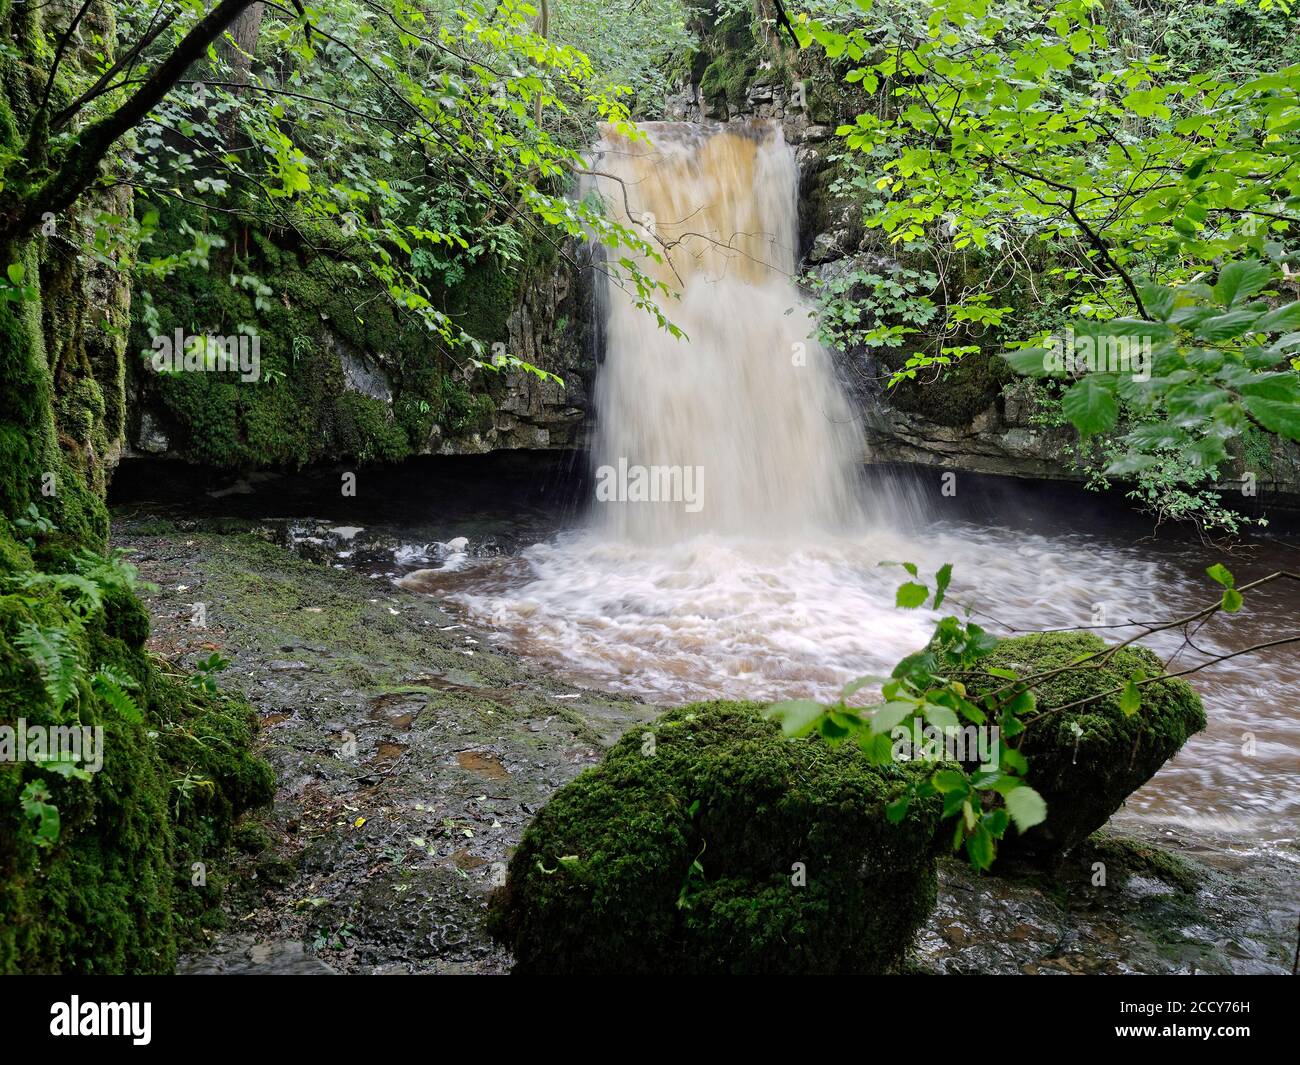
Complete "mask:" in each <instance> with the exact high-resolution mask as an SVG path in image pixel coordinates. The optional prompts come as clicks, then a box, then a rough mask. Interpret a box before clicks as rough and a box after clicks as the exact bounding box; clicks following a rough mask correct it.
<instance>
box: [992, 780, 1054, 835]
mask: <svg viewBox="0 0 1300 1065" xmlns="http://www.w3.org/2000/svg"><path fill="white" fill-rule="evenodd" d="M1002 801H1003V802H1005V803H1006V804H1007V813H1008V814H1009V815H1010V816H1011V820H1012V821H1014V822H1015V824H1016V828H1017V829H1018V830H1019V831H1021V832H1025V831H1027V830H1028V829H1031V828H1033V827H1034V825H1038V824H1042V823H1043V822H1044V821H1045V820H1047V803H1046V802H1044V801H1043V797H1042V796H1041V795H1039V794H1038V792H1036V791H1035V790H1034V789H1033V788H1031V787H1030V786H1029V785H1028V784H1022V785H1020V787H1018V788H1014V789H1012V790H1011V791H1009V792H1007V794H1006V795H1004V796H1003V799H1002Z"/></svg>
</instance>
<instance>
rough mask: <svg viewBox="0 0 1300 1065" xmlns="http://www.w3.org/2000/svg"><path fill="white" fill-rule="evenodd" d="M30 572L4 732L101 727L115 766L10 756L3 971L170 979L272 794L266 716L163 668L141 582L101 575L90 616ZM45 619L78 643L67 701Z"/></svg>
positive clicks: (1, 583)
mask: <svg viewBox="0 0 1300 1065" xmlns="http://www.w3.org/2000/svg"><path fill="white" fill-rule="evenodd" d="M6 541H8V545H7V546H8V547H9V550H7V551H4V552H2V553H3V555H4V557H6V558H11V559H16V560H19V561H21V559H22V557H23V556H22V552H21V550H20V549H18V548H17V547H16V546H15V545H14V542H13V541H12V539H11V537H10V536H9V534H8V532H7V531H6V527H5V523H4V522H0V547H5V546H6ZM22 572H23V571H22V570H15V571H12V572H10V573H8V574H4V575H0V692H3V693H4V696H5V699H4V710H3V712H0V725H3V726H6V727H7V728H12V729H17V728H20V727H21V728H23V729H25V730H30V729H32V728H33V727H41V728H49V727H51V726H83V727H88V728H91V729H101V730H102V746H101V747H100V751H101V753H102V765H101V766H99V767H98V768H97V769H95V770H94V771H93V772H91V773H90V774H89V777H88V779H80V778H78V777H77V776H75V775H73V776H67V775H63V774H60V773H57V772H55V771H54V770H52V769H50V768H48V767H45V766H42V765H41V764H39V763H38V762H34V761H13V760H5V761H0V973H45V972H57V973H73V972H75V973H124V972H167V971H170V969H171V968H172V966H173V964H174V961H175V956H176V951H177V948H178V944H179V943H181V942H183V941H184V940H186V939H187V938H189V937H191V936H193V935H195V934H196V933H197V931H198V928H199V926H200V924H210V923H212V922H213V919H214V917H215V914H216V907H217V904H218V902H219V901H220V897H221V876H220V873H219V871H220V868H221V865H222V861H221V857H222V852H223V850H224V848H225V847H226V846H227V845H228V844H229V842H230V838H231V833H232V828H233V825H234V822H235V819H236V818H237V817H239V815H240V814H242V813H243V812H244V811H245V810H247V809H249V808H251V807H253V806H258V805H261V804H263V803H266V802H267V801H269V799H270V797H271V794H272V790H273V778H272V775H271V771H270V768H269V766H267V765H266V763H265V762H263V761H261V760H260V759H259V758H257V757H256V756H255V755H254V754H253V753H252V744H253V737H254V732H255V728H256V714H255V713H254V711H253V709H252V708H251V707H250V706H249V705H248V704H247V703H246V702H244V701H243V700H242V699H238V698H236V697H233V696H228V695H212V694H209V693H206V692H202V691H200V690H198V689H196V688H194V687H191V686H189V685H186V684H184V683H183V682H180V681H178V680H176V679H174V678H172V677H170V676H168V675H165V674H164V673H163V672H162V671H161V670H159V669H158V667H157V666H156V665H155V664H154V663H153V661H152V660H151V659H150V658H149V656H148V655H147V654H146V653H145V652H144V650H143V646H142V645H143V642H144V640H145V639H146V638H147V637H148V634H149V619H148V616H147V614H146V613H145V612H144V609H143V607H142V606H141V605H140V602H139V600H138V599H137V598H136V597H135V595H134V594H133V593H132V592H131V591H130V589H129V587H124V586H121V585H117V584H114V583H112V582H111V581H107V580H103V579H102V578H101V580H100V581H99V584H100V594H101V596H102V598H103V606H102V609H100V610H97V611H95V612H94V613H92V614H91V615H90V616H89V617H88V618H85V619H77V618H75V617H73V616H72V613H71V611H70V610H69V608H68V605H67V603H66V602H64V600H63V598H62V597H61V594H60V593H59V592H58V591H57V590H55V589H54V588H53V587H51V586H48V585H45V584H38V585H36V586H34V587H28V588H24V589H22V590H21V592H19V591H17V589H16V585H15V580H16V579H17V578H18V577H19V576H20V575H21V574H22ZM27 572H28V573H30V572H31V571H30V570H28V571H27ZM6 593H8V594H6ZM33 626H35V627H38V628H40V629H42V630H44V631H45V632H46V633H60V634H62V635H61V637H54V638H61V639H62V640H64V641H66V643H67V652H66V653H65V654H62V655H61V656H60V657H61V658H62V659H64V662H63V664H62V665H61V666H60V667H59V668H60V669H61V670H63V671H65V672H66V673H67V674H68V675H69V676H71V677H72V679H73V685H74V694H73V695H72V697H71V698H69V699H67V701H65V702H63V703H58V702H56V701H55V700H54V699H53V698H52V697H51V694H50V692H49V691H48V685H47V683H46V675H47V674H48V673H49V672H50V670H51V668H52V666H51V664H50V663H49V662H46V661H42V660H41V659H40V658H39V657H38V656H36V655H34V654H33V653H32V651H31V650H30V649H29V648H28V647H26V646H24V644H23V636H22V634H23V632H24V630H27V631H30V630H31V628H32V627H33ZM100 670H110V671H112V673H113V675H114V676H116V677H118V678H120V679H121V680H122V681H123V686H124V687H125V688H126V690H127V692H128V694H129V696H130V700H131V702H132V703H133V704H135V709H134V710H130V709H128V710H127V711H123V709H122V708H121V707H119V706H117V705H115V704H114V702H113V701H112V700H110V699H106V698H105V697H104V696H103V694H102V693H101V692H100V691H98V690H97V689H96V688H95V687H94V685H92V684H91V683H90V678H91V676H92V674H94V673H95V672H96V671H100ZM83 763H85V764H86V765H88V766H91V765H93V762H92V761H91V760H90V759H88V758H83ZM31 784H37V785H39V786H42V787H43V788H44V789H45V791H46V792H48V796H47V798H46V799H45V800H44V801H45V802H46V803H47V804H48V805H50V806H53V807H54V808H55V809H56V810H57V811H58V819H59V826H58V831H57V835H56V837H55V838H54V839H52V840H44V839H42V838H41V837H40V836H39V834H38V833H37V831H36V824H35V822H34V821H33V819H32V818H31V816H30V815H29V813H28V811H27V810H26V809H25V808H24V804H23V797H24V790H25V789H26V788H27V787H28V785H31Z"/></svg>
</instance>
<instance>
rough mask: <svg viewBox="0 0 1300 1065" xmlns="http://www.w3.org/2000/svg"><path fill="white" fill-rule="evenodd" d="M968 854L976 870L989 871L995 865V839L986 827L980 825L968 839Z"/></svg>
mask: <svg viewBox="0 0 1300 1065" xmlns="http://www.w3.org/2000/svg"><path fill="white" fill-rule="evenodd" d="M966 854H967V856H968V857H969V858H970V861H971V865H973V866H975V868H976V869H988V868H990V867H991V866H992V865H993V858H994V855H995V854H996V851H995V848H994V844H993V837H992V836H991V835H990V834H989V830H988V828H987V827H986V826H984V825H982V824H981V825H979V826H978V827H977V828H976V829H975V831H974V832H972V833H971V834H970V835H969V836H967V837H966Z"/></svg>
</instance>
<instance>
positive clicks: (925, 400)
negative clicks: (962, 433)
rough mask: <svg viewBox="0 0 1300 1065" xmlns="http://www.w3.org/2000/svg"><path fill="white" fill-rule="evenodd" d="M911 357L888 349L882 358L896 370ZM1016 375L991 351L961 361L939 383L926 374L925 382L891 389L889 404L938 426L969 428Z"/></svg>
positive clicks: (928, 373)
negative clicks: (965, 426)
mask: <svg viewBox="0 0 1300 1065" xmlns="http://www.w3.org/2000/svg"><path fill="white" fill-rule="evenodd" d="M908 354H909V352H907V351H905V350H904V349H902V348H885V349H882V350H881V352H880V358H881V362H883V363H884V364H885V366H886V367H887V368H888V369H890V370H897V369H900V368H901V367H902V366H903V364H904V363H905V362H906V361H907V356H908ZM1015 376H1016V375H1015V372H1014V371H1013V370H1012V369H1011V367H1010V366H1008V365H1007V362H1006V360H1005V359H1002V358H1001V357H999V356H998V355H996V354H994V353H992V352H979V353H977V354H973V355H967V356H966V357H965V358H963V359H960V360H958V361H957V362H956V363H955V364H953V365H952V366H949V367H948V368H946V369H945V370H943V371H942V372H941V374H940V375H939V377H938V379H937V380H932V379H931V373H930V372H926V373H922V374H921V375H920V377H921V378H923V380H917V381H903V382H901V383H900V384H898V385H896V386H895V387H893V388H891V389H890V390H889V395H888V401H889V404H890V406H892V407H896V408H898V409H899V410H904V411H907V412H909V413H911V414H917V415H920V416H921V417H923V418H926V419H927V420H929V421H932V422H935V423H936V424H938V425H946V426H962V425H969V424H970V423H971V422H972V421H973V420H974V419H975V417H976V416H977V415H979V414H982V413H983V412H984V411H986V410H988V409H989V407H991V406H992V405H993V404H994V403H995V402H996V401H997V398H998V396H1000V395H1001V394H1002V386H1003V385H1005V384H1006V383H1007V382H1008V381H1010V380H1012V379H1014V378H1015Z"/></svg>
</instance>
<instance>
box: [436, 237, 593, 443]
mask: <svg viewBox="0 0 1300 1065" xmlns="http://www.w3.org/2000/svg"><path fill="white" fill-rule="evenodd" d="M585 255H586V250H585V249H584V248H582V247H579V246H576V245H575V244H574V243H572V242H569V243H566V244H565V245H564V247H563V248H562V249H561V251H560V254H559V256H558V258H556V259H555V260H553V261H552V262H550V263H547V264H543V265H541V266H538V267H534V268H532V269H531V270H530V271H529V272H528V274H527V275H526V276H525V277H524V279H523V281H522V283H521V284H520V286H519V290H518V299H517V302H516V303H515V306H514V308H513V310H512V311H511V312H510V315H509V317H508V318H507V319H506V329H507V332H508V339H507V342H506V350H507V351H508V352H509V353H510V354H511V355H514V356H515V357H517V358H520V359H522V360H523V361H524V362H528V363H531V364H532V365H534V366H539V367H542V368H543V369H546V370H548V371H550V372H551V373H553V374H555V375H556V376H558V377H560V378H561V379H562V380H563V382H564V383H563V385H560V384H557V383H556V382H555V381H553V380H549V379H548V380H545V381H543V380H541V379H540V378H538V377H537V376H536V375H534V374H531V373H528V372H527V371H524V370H503V371H501V372H500V373H498V374H492V375H489V376H488V380H487V389H488V394H489V395H490V396H491V397H492V401H493V412H492V419H491V425H490V426H489V427H488V428H486V429H484V430H482V431H479V432H475V433H473V434H470V435H468V436H466V435H464V434H459V435H458V434H455V433H444V432H443V431H442V429H441V427H438V426H435V427H434V433H433V435H432V436H431V437H430V439H429V443H428V446H427V447H426V448H425V451H426V452H427V453H434V454H439V455H459V454H474V453H481V452H485V451H502V450H511V449H516V448H528V449H547V448H572V447H580V446H581V445H582V443H583V440H584V433H585V426H586V423H587V420H588V417H589V415H590V414H591V394H592V384H593V383H594V381H595V376H596V366H597V344H596V339H595V334H596V327H595V325H594V322H595V313H596V312H595V305H594V304H595V289H594V286H593V285H592V284H591V283H590V279H589V276H586V277H584V274H587V275H589V271H586V270H584V262H585V259H584V257H585Z"/></svg>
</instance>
